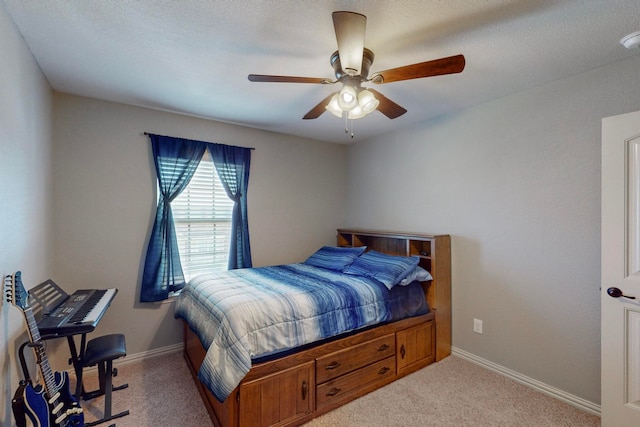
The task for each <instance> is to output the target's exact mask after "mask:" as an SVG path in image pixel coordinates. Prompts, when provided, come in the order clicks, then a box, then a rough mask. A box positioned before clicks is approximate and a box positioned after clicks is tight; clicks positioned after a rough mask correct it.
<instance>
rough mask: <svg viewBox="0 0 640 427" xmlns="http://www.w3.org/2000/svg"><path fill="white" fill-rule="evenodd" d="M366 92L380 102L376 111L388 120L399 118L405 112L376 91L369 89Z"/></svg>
mask: <svg viewBox="0 0 640 427" xmlns="http://www.w3.org/2000/svg"><path fill="white" fill-rule="evenodd" d="M368 90H369V91H370V92H371V93H373V96H375V97H376V99H377V100H378V101H380V104H378V108H377V110H378V111H380V112H381V113H382V114H384V115H385V116H387V117H389V118H390V119H395V118H396V117H400V116H401V115H403V114H404V113H406V112H407V110H406V109H404V108H402V107H401V106H399V105H398V104H396V103H395V102H393V101H392V100H390V99H389V98H387V97H386V96H384V95H383V94H381V93H380V92H378V91H377V90H374V89H371V88H369V89H368Z"/></svg>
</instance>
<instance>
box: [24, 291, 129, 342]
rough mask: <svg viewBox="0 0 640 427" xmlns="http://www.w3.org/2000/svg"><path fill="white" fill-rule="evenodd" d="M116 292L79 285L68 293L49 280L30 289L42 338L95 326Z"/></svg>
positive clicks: (80, 332)
mask: <svg viewBox="0 0 640 427" xmlns="http://www.w3.org/2000/svg"><path fill="white" fill-rule="evenodd" d="M117 292H118V290H117V289H115V288H110V289H81V290H77V291H75V292H74V293H73V294H71V295H69V294H67V293H66V292H65V291H63V290H62V289H61V288H60V287H59V286H58V285H56V284H55V283H54V282H53V281H52V280H47V281H46V282H44V283H41V284H40V285H38V286H36V287H34V288H33V289H31V290H29V295H30V296H31V297H33V298H34V299H35V302H36V306H39V309H38V310H37V312H38V313H39V315H38V317H39V318H40V319H39V320H38V321H37V326H38V330H39V331H40V335H41V336H42V338H44V339H48V338H54V337H63V336H69V335H75V334H85V333H88V332H91V331H93V330H94V329H95V327H96V326H97V324H98V322H99V321H100V319H102V316H103V315H104V313H105V312H106V311H107V308H109V305H110V304H111V301H112V300H113V298H114V297H115V295H116V293H117Z"/></svg>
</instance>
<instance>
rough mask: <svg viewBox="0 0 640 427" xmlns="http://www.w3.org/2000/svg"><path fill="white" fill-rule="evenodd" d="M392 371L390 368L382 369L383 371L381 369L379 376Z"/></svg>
mask: <svg viewBox="0 0 640 427" xmlns="http://www.w3.org/2000/svg"><path fill="white" fill-rule="evenodd" d="M390 370H391V368H389V367H388V366H385V367H384V368H382V369H380V370H379V371H378V375H384V374H386V373H387V372H389V371H390Z"/></svg>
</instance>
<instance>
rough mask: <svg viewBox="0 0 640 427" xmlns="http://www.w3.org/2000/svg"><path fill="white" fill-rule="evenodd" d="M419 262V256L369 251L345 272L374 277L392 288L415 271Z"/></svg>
mask: <svg viewBox="0 0 640 427" xmlns="http://www.w3.org/2000/svg"><path fill="white" fill-rule="evenodd" d="M419 262H420V258H419V257H417V256H412V257H406V256H395V255H387V254H383V253H381V252H376V251H369V252H367V253H364V254H362V255H361V256H359V257H358V258H357V259H356V260H355V261H354V262H353V264H351V265H350V266H348V267H347V268H346V269H345V270H344V273H346V274H353V275H356V276H366V277H371V278H374V279H376V280H378V281H379V282H382V283H383V284H384V285H385V286H386V287H387V288H388V289H391V288H393V287H394V286H395V285H397V284H398V283H400V282H401V281H402V279H404V278H406V277H407V276H408V275H409V274H410V273H411V272H412V271H414V270H415V268H416V266H417V265H418V263H419Z"/></svg>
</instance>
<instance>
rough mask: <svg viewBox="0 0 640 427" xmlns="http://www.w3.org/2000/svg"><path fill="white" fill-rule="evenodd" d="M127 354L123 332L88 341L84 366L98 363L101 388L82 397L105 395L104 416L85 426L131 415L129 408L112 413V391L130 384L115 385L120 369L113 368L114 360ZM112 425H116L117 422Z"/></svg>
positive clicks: (83, 361) (91, 397)
mask: <svg viewBox="0 0 640 427" xmlns="http://www.w3.org/2000/svg"><path fill="white" fill-rule="evenodd" d="M126 354H127V349H126V345H125V341H124V335H122V334H111V335H104V336H101V337H98V338H94V339H92V340H90V341H89V342H88V343H87V348H86V350H85V352H84V357H83V359H82V366H83V367H87V366H93V365H96V364H97V365H98V378H99V381H100V388H99V389H97V390H94V391H90V392H86V393H82V398H83V399H84V400H91V399H93V398H95V397H98V396H102V395H104V396H105V397H104V417H103V418H102V419H100V420H98V421H93V422H90V423H84V425H85V427H90V426H94V425H96V424H101V423H104V422H106V421H110V420H113V419H116V418H120V417H124V416H125V415H129V411H128V410H126V411H124V412H120V413H119V414H116V415H111V392H112V391H115V390H122V389H123V388H127V387H128V386H129V384H123V385H121V386H118V387H113V382H112V379H113V377H115V376H116V375H118V370H117V369H113V361H114V360H115V359H118V358H120V357H123V356H126ZM112 425H113V426H115V424H112Z"/></svg>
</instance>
